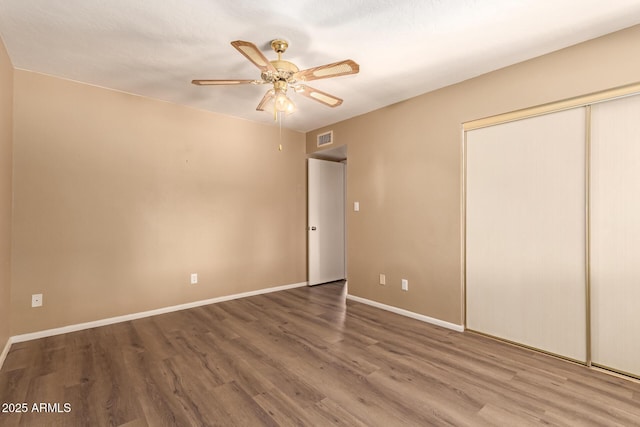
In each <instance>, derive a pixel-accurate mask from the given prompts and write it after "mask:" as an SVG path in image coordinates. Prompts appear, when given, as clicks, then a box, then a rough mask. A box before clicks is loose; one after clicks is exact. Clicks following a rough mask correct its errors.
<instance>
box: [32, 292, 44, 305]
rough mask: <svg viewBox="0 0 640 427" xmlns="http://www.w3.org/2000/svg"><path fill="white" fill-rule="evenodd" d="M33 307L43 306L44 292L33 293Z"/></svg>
mask: <svg viewBox="0 0 640 427" xmlns="http://www.w3.org/2000/svg"><path fill="white" fill-rule="evenodd" d="M31 307H42V294H33V295H31Z"/></svg>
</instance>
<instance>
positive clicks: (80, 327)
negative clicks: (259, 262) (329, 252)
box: [3, 282, 307, 354]
mask: <svg viewBox="0 0 640 427" xmlns="http://www.w3.org/2000/svg"><path fill="white" fill-rule="evenodd" d="M303 286H307V282H300V283H294V284H291V285H282V286H276V287H273V288H265V289H258V290H257V291H249V292H242V293H240V294H233V295H225V296H221V297H217V298H210V299H205V300H200V301H193V302H188V303H185V304H179V305H172V306H170V307H163V308H158V309H155V310H149V311H142V312H139V313H132V314H125V315H123V316H116V317H109V318H107V319H101V320H94V321H92V322H86V323H77V324H75V325H69V326H63V327H61V328H54V329H46V330H44V331H38V332H32V333H29V334H22V335H15V336H13V337H11V338H10V339H9V341H10V342H11V343H17V342H23V341H31V340H36V339H39V338H45V337H51V336H54V335H60V334H66V333H69V332H76V331H81V330H83V329H91V328H97V327H99V326H106V325H112V324H114V323H120V322H127V321H129V320H135V319H141V318H143V317H150V316H156V315H158V314H165V313H171V312H173V311H180V310H185V309H188V308H194V307H200V306H203V305H209V304H215V303H218V302H223V301H230V300H234V299H239V298H246V297H251V296H255V295H261V294H268V293H271V292H278V291H284V290H287V289H293V288H300V287H303ZM3 354H4V353H3Z"/></svg>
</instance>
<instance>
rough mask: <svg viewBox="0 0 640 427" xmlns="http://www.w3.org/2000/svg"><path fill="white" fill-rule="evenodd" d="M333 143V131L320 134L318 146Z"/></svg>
mask: <svg viewBox="0 0 640 427" xmlns="http://www.w3.org/2000/svg"><path fill="white" fill-rule="evenodd" d="M329 144H333V131H332V130H330V131H329V132H325V133H321V134H318V147H323V146H325V145H329Z"/></svg>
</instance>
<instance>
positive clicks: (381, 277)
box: [380, 274, 387, 285]
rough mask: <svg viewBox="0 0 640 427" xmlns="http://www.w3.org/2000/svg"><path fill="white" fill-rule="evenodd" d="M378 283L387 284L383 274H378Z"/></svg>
mask: <svg viewBox="0 0 640 427" xmlns="http://www.w3.org/2000/svg"><path fill="white" fill-rule="evenodd" d="M380 284H381V285H386V284H387V278H386V276H385V275H384V274H381V275H380Z"/></svg>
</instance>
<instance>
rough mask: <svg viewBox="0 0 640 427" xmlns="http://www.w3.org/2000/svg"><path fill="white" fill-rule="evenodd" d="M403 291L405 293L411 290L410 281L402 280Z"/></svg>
mask: <svg viewBox="0 0 640 427" xmlns="http://www.w3.org/2000/svg"><path fill="white" fill-rule="evenodd" d="M402 290H403V291H408V290H409V281H408V280H407V279H402Z"/></svg>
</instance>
